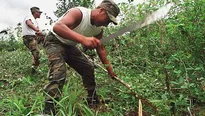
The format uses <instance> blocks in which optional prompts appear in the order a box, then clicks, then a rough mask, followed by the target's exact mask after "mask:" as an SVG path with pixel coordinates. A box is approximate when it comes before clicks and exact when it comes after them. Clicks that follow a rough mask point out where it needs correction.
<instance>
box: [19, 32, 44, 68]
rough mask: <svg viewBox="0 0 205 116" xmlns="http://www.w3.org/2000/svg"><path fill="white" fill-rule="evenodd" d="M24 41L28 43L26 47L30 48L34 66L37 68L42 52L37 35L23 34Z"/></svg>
mask: <svg viewBox="0 0 205 116" xmlns="http://www.w3.org/2000/svg"><path fill="white" fill-rule="evenodd" d="M23 43H24V44H25V45H26V47H27V48H28V49H29V50H30V52H31V54H32V65H33V67H34V68H37V67H38V66H39V64H40V61H39V59H40V52H39V48H38V44H37V41H36V36H35V35H26V36H23Z"/></svg>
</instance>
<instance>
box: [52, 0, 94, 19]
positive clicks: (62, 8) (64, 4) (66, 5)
mask: <svg viewBox="0 0 205 116" xmlns="http://www.w3.org/2000/svg"><path fill="white" fill-rule="evenodd" d="M93 2H94V0H58V3H57V4H56V6H57V10H56V11H55V12H54V14H55V15H56V16H57V17H61V16H62V15H63V14H64V13H65V12H66V11H67V10H68V9H70V8H73V7H75V6H84V7H90V8H92V4H93Z"/></svg>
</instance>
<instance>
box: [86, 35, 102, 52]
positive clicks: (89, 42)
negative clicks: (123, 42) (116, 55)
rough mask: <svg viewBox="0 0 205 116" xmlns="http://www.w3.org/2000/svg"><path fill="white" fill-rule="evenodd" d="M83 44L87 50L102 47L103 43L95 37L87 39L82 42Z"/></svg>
mask: <svg viewBox="0 0 205 116" xmlns="http://www.w3.org/2000/svg"><path fill="white" fill-rule="evenodd" d="M82 44H83V45H84V46H85V47H86V48H89V49H93V48H96V47H97V46H100V45H101V42H100V40H98V39H97V38H95V37H85V40H84V41H83V42H82Z"/></svg>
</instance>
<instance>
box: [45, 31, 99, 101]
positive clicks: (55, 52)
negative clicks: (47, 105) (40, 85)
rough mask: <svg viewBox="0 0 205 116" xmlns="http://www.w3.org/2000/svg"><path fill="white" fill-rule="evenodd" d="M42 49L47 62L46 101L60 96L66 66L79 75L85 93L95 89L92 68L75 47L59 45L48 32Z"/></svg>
mask: <svg viewBox="0 0 205 116" xmlns="http://www.w3.org/2000/svg"><path fill="white" fill-rule="evenodd" d="M44 48H45V49H46V54H47V57H48V61H49V75H48V76H49V77H48V79H49V84H48V85H46V86H45V92H46V93H47V94H48V96H47V97H46V101H51V97H53V98H55V99H58V98H59V97H60V96H61V92H62V88H63V86H64V83H65V80H66V64H68V65H69V66H70V67H72V68H73V69H74V70H75V71H76V72H78V73H79V74H80V75H81V77H82V80H83V85H84V87H85V89H86V90H87V91H89V90H94V89H95V87H96V83H95V78H94V66H93V64H92V63H90V62H89V60H88V59H87V58H86V57H85V56H84V55H83V54H82V52H81V51H80V50H79V49H78V48H77V47H76V46H68V45H65V44H63V43H61V42H60V41H59V40H58V39H57V38H56V37H55V36H54V35H53V34H52V33H51V32H50V33H49V34H48V35H47V36H46V38H45V41H44ZM49 96H50V97H49Z"/></svg>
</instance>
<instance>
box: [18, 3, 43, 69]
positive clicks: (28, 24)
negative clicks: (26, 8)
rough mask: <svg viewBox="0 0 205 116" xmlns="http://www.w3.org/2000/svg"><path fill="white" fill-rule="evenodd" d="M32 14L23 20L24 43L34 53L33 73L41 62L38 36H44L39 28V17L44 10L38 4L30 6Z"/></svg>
mask: <svg viewBox="0 0 205 116" xmlns="http://www.w3.org/2000/svg"><path fill="white" fill-rule="evenodd" d="M30 11H31V15H28V16H26V17H25V18H24V20H23V22H22V36H23V43H24V44H25V46H26V47H27V48H28V49H29V50H30V52H31V54H32V67H31V69H32V73H35V72H36V70H37V68H38V66H39V64H40V61H39V60H40V51H39V48H38V45H37V44H38V38H40V36H42V33H41V31H40V30H39V26H38V22H37V21H36V19H37V18H40V16H41V13H42V11H40V9H39V8H38V7H36V6H34V7H31V8H30Z"/></svg>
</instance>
